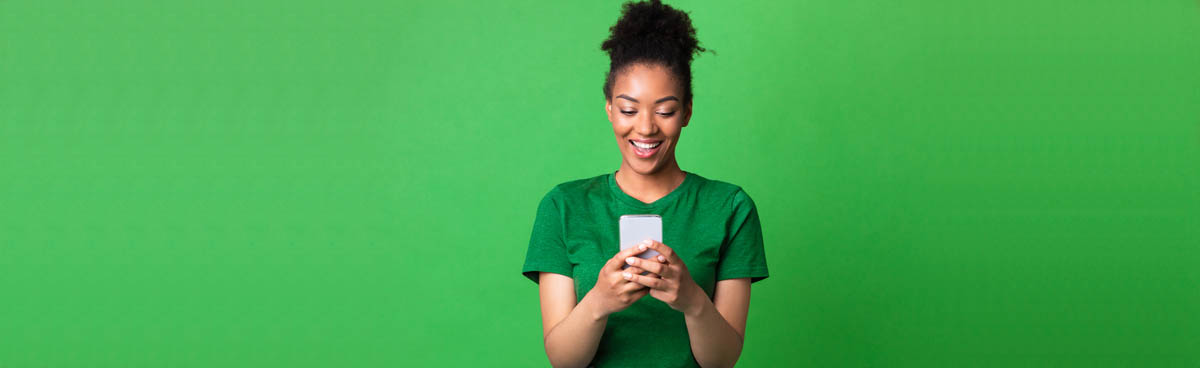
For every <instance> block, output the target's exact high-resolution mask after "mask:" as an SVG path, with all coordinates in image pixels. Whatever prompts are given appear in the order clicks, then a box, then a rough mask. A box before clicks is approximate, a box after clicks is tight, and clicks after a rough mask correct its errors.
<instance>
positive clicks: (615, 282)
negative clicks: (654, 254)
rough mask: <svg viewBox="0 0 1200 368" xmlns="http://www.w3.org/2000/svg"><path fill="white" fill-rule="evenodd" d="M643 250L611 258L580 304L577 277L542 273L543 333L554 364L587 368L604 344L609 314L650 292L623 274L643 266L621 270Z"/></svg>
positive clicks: (548, 354)
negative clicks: (603, 336)
mask: <svg viewBox="0 0 1200 368" xmlns="http://www.w3.org/2000/svg"><path fill="white" fill-rule="evenodd" d="M642 251H644V249H638V248H637V247H632V248H630V249H627V250H624V251H621V252H618V253H617V255H615V256H613V258H612V259H609V260H608V262H607V263H605V264H604V267H603V268H602V269H601V270H600V274H599V277H598V278H597V279H596V286H594V287H592V289H591V290H590V291H588V293H587V295H584V296H583V299H581V300H580V301H579V303H578V304H576V303H575V279H572V278H570V277H567V276H564V275H559V274H556V273H550V272H541V273H539V275H538V293H539V294H540V296H541V303H542V336H543V338H544V339H545V344H546V356H547V357H549V358H550V365H552V366H555V367H586V366H587V364H588V363H589V362H591V361H592V358H593V357H594V356H595V355H596V348H597V347H599V346H600V337H601V336H602V335H604V327H605V326H606V325H607V324H608V316H609V315H610V314H613V313H616V312H618V311H620V310H623V309H625V308H626V307H629V306H630V305H632V304H633V303H634V302H636V301H637V300H638V299H641V298H642V297H643V296H646V294H647V293H649V292H650V289H647V288H646V287H644V286H642V285H641V284H638V283H634V282H629V281H626V280H625V278H624V277H622V276H621V274H622V273H623V272H630V273H634V274H640V273H642V269H639V268H636V267H630V268H628V269H624V270H622V269H621V265H623V264H624V262H625V261H624V260H625V258H626V257H631V256H634V255H636V254H638V253H641V252H642ZM614 260H616V261H614Z"/></svg>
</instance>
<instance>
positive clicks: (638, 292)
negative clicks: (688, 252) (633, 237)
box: [588, 247, 658, 316]
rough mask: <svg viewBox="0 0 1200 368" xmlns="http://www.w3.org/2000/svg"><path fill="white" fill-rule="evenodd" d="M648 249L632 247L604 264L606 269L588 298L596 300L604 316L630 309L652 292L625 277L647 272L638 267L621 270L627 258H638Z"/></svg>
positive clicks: (650, 277) (650, 276) (598, 277)
mask: <svg viewBox="0 0 1200 368" xmlns="http://www.w3.org/2000/svg"><path fill="white" fill-rule="evenodd" d="M646 249H647V248H646V247H630V248H629V249H626V250H623V251H620V252H617V254H616V255H615V256H613V257H612V258H609V260H608V262H605V263H604V267H601V268H600V274H599V276H597V277H596V285H595V286H593V287H592V290H591V291H588V296H591V297H594V298H595V299H596V302H597V303H598V304H599V312H600V313H601V314H602V315H603V316H608V315H610V314H613V313H616V312H620V311H622V310H624V309H625V308H628V307H629V306H630V305H633V303H634V302H636V301H638V299H641V298H642V297H644V296H646V294H648V293H649V292H650V289H648V288H646V287H645V286H643V285H642V284H639V283H636V282H631V281H629V280H628V279H626V278H625V277H624V275H638V274H641V273H642V272H645V270H643V269H641V268H639V267H636V266H635V267H629V268H626V269H624V270H622V269H621V267H622V266H623V265H624V264H625V259H626V258H629V257H634V258H637V257H636V256H637V255H638V254H641V253H642V252H645V251H646ZM641 277H644V278H647V279H652V278H658V276H657V275H652V274H651V275H647V276H641Z"/></svg>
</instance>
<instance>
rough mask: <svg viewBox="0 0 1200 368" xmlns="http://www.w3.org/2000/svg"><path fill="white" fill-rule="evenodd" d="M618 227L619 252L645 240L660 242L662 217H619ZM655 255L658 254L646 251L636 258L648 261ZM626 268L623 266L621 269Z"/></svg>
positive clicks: (650, 250) (626, 265)
mask: <svg viewBox="0 0 1200 368" xmlns="http://www.w3.org/2000/svg"><path fill="white" fill-rule="evenodd" d="M619 227H620V229H621V250H625V249H629V248H630V247H634V246H637V244H638V243H641V242H642V241H643V240H646V239H654V241H657V242H660V243H661V242H662V217H659V216H658V215H624V216H621V219H620V221H619ZM657 255H658V252H656V251H654V250H653V249H647V250H646V251H645V252H642V253H641V254H638V257H641V258H643V259H650V258H651V257H654V256H657ZM628 266H629V265H628V264H625V265H623V266H622V267H621V268H625V267H628Z"/></svg>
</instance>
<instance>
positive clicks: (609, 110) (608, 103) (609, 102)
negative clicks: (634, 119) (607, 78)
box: [604, 100, 613, 123]
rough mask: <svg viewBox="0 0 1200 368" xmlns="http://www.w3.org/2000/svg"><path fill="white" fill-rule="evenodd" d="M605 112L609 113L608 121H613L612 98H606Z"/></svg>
mask: <svg viewBox="0 0 1200 368" xmlns="http://www.w3.org/2000/svg"><path fill="white" fill-rule="evenodd" d="M604 114H605V115H608V122H610V123H611V122H612V121H613V116H612V100H604Z"/></svg>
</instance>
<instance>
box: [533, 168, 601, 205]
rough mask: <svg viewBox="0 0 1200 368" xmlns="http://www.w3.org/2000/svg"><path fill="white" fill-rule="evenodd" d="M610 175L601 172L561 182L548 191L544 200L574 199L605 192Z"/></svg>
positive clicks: (560, 200)
mask: <svg viewBox="0 0 1200 368" xmlns="http://www.w3.org/2000/svg"><path fill="white" fill-rule="evenodd" d="M608 175H609V174H600V175H596V176H592V177H588V178H582V179H575V180H570V181H566V182H562V183H559V184H557V185H555V186H554V187H552V188H550V191H548V192H546V195H545V196H543V197H542V201H543V202H546V201H553V202H563V201H573V200H578V199H586V198H588V197H591V196H594V195H598V194H602V193H605V192H604V190H607V185H608V181H607V180H608Z"/></svg>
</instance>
